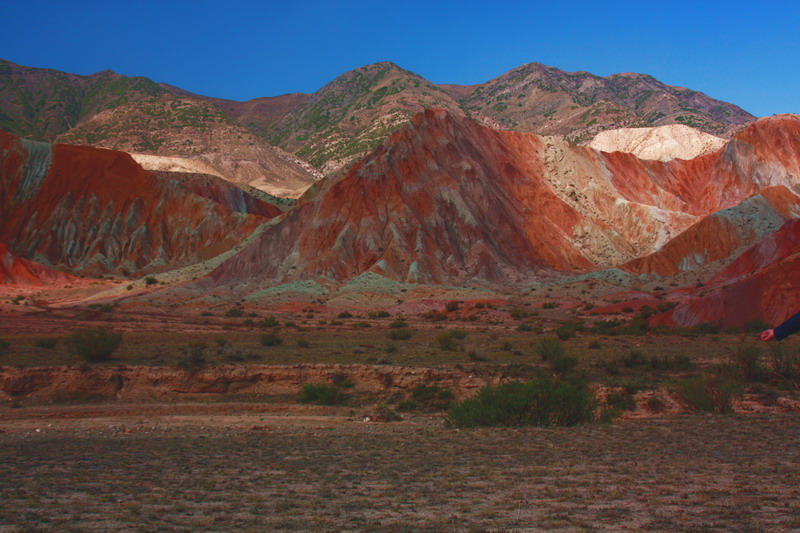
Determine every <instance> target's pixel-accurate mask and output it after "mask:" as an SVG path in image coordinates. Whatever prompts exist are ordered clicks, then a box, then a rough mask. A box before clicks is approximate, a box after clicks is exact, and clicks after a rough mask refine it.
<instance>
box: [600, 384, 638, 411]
mask: <svg viewBox="0 0 800 533" xmlns="http://www.w3.org/2000/svg"><path fill="white" fill-rule="evenodd" d="M606 405H608V406H609V407H610V408H612V409H619V410H620V411H633V410H634V409H636V400H634V398H633V393H632V392H630V391H628V390H625V388H620V389H614V390H611V391H609V392H608V395H607V396H606Z"/></svg>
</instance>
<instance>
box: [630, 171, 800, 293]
mask: <svg viewBox="0 0 800 533" xmlns="http://www.w3.org/2000/svg"><path fill="white" fill-rule="evenodd" d="M799 216H800V197H798V196H797V195H796V194H794V193H792V192H791V191H789V190H788V189H787V188H786V187H784V186H777V187H767V188H765V189H763V190H762V191H761V192H760V193H759V194H757V195H755V196H752V197H750V198H748V199H746V200H745V201H744V202H742V203H741V204H739V205H737V206H734V207H730V208H728V209H722V210H720V211H717V212H715V213H712V214H710V215H708V216H707V217H704V218H702V219H701V220H700V221H699V222H697V223H696V224H693V225H692V226H691V227H690V228H688V229H687V230H686V231H684V232H682V233H680V234H679V235H677V236H676V237H675V238H673V239H672V240H670V241H669V242H667V243H666V244H665V245H664V246H663V247H661V248H660V249H659V250H658V251H657V252H655V253H653V254H650V255H647V256H643V257H639V258H637V259H634V260H632V261H629V262H627V263H625V264H623V265H620V267H619V268H621V269H622V270H625V271H627V272H630V273H632V274H657V275H659V276H662V277H667V276H671V275H674V274H678V273H680V272H686V271H692V270H701V269H702V270H703V271H704V275H705V276H706V277H710V276H711V275H713V274H715V273H716V272H717V271H719V270H720V269H722V268H723V267H724V266H725V263H726V261H727V260H731V259H733V258H735V257H736V256H738V255H740V254H741V253H742V252H744V251H745V250H746V249H747V248H750V247H751V246H753V245H755V244H757V243H758V242H760V241H761V240H762V239H764V238H765V237H767V236H769V235H770V234H772V233H774V232H775V231H777V230H778V229H779V228H780V227H781V226H783V224H784V223H785V222H786V221H787V220H791V219H794V218H797V217H799Z"/></svg>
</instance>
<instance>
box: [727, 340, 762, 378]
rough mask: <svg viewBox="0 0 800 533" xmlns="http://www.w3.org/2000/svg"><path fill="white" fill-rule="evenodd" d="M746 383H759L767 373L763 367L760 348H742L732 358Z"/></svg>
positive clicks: (750, 346)
mask: <svg viewBox="0 0 800 533" xmlns="http://www.w3.org/2000/svg"><path fill="white" fill-rule="evenodd" d="M731 358H732V360H733V363H734V364H735V365H736V366H737V367H738V369H739V373H740V375H741V378H742V379H743V380H744V381H758V380H759V379H761V378H762V377H764V375H765V374H766V373H767V369H766V368H764V367H763V366H762V365H761V349H760V348H759V347H758V346H754V345H752V344H751V345H748V346H740V347H739V348H738V349H737V350H736V351H735V352H734V353H733V356H732V357H731Z"/></svg>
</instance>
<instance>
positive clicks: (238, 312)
mask: <svg viewBox="0 0 800 533" xmlns="http://www.w3.org/2000/svg"><path fill="white" fill-rule="evenodd" d="M243 315H244V311H243V310H242V308H241V307H231V308H230V309H228V310H227V311H225V316H227V317H231V318H238V317H240V316H243Z"/></svg>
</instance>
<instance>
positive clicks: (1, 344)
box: [0, 339, 11, 350]
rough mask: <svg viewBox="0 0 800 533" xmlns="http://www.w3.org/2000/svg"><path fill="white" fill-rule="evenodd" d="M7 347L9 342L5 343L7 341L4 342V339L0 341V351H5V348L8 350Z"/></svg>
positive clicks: (9, 344)
mask: <svg viewBox="0 0 800 533" xmlns="http://www.w3.org/2000/svg"><path fill="white" fill-rule="evenodd" d="M9 346H11V343H10V342H8V341H7V340H5V339H0V350H5V349H6V348H8V347H9Z"/></svg>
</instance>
